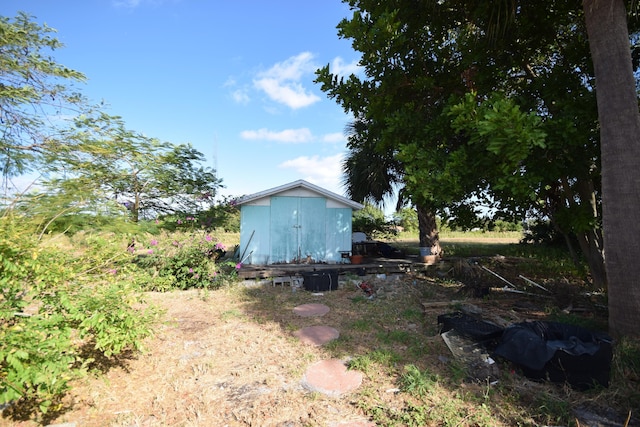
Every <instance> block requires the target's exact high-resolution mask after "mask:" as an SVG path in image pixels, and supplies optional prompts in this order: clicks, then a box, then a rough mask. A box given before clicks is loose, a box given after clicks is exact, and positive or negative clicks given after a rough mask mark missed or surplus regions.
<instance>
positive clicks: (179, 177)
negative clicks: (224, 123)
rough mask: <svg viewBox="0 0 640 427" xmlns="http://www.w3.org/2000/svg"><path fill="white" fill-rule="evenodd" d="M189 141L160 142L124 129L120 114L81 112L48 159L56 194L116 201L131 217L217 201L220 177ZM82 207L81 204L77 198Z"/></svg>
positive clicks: (195, 208)
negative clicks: (205, 162) (204, 164)
mask: <svg viewBox="0 0 640 427" xmlns="http://www.w3.org/2000/svg"><path fill="white" fill-rule="evenodd" d="M204 160H205V159H204V155H203V154H202V153H200V152H199V151H197V150H195V149H194V148H193V147H192V146H191V145H190V144H172V143H169V142H163V141H159V140H158V139H155V138H150V137H147V136H145V135H142V134H140V133H137V132H134V131H131V130H128V129H126V128H125V125H124V123H123V121H122V120H121V119H120V118H119V117H113V116H108V115H106V114H100V115H98V116H97V117H93V116H91V117H89V116H80V117H79V118H77V119H76V120H75V126H74V127H73V128H71V129H69V130H68V131H66V132H65V133H64V134H63V139H62V140H60V141H59V143H58V146H57V147H56V149H55V150H54V152H53V155H52V156H51V158H50V160H49V166H48V168H49V169H50V171H51V172H50V175H51V176H52V177H53V178H51V179H49V180H48V181H47V183H46V186H47V187H48V188H49V189H50V190H51V192H52V193H56V194H67V195H71V196H75V197H76V198H77V200H78V201H80V200H85V201H87V200H90V201H91V203H93V204H97V205H102V206H104V205H108V204H109V203H111V204H113V203H114V202H115V203H118V204H121V205H122V206H124V207H126V209H128V210H129V212H130V214H131V219H132V220H133V221H134V222H137V221H138V220H139V219H140V218H153V217H156V216H158V215H167V214H175V213H179V212H182V213H195V212H200V211H203V210H205V209H207V208H209V207H211V206H213V203H214V197H215V194H216V191H217V190H218V189H219V188H220V186H221V185H222V184H221V180H220V179H218V178H217V177H216V175H215V171H213V170H212V169H211V168H208V167H203V166H201V165H200V164H201V163H202V162H203V161H204ZM78 205H79V206H80V205H81V204H80V203H78Z"/></svg>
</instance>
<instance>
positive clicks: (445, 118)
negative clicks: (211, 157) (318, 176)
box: [317, 0, 605, 285]
mask: <svg viewBox="0 0 640 427" xmlns="http://www.w3.org/2000/svg"><path fill="white" fill-rule="evenodd" d="M345 2H346V3H348V4H349V5H350V6H351V8H352V10H353V17H352V18H351V19H344V20H343V21H341V22H340V23H339V24H338V34H339V36H340V37H343V38H348V39H350V40H351V41H352V45H353V47H354V49H356V50H357V51H359V52H361V53H362V58H361V61H360V65H362V66H363V67H364V75H363V76H362V77H358V76H355V75H352V76H350V77H348V78H343V77H340V76H338V75H334V74H331V72H330V69H329V66H326V67H324V68H322V69H321V70H318V72H317V76H318V78H317V81H318V82H319V83H321V84H322V90H323V91H325V92H326V93H327V94H328V96H329V97H330V98H333V99H335V100H336V101H337V102H338V103H339V104H341V105H342V106H343V108H344V109H345V110H346V111H348V112H350V113H352V114H353V115H354V117H356V118H357V119H358V120H360V121H362V122H364V123H366V124H367V127H366V130H367V132H368V133H367V134H366V135H368V136H367V137H366V138H362V137H360V138H350V139H349V141H350V143H353V144H354V145H355V146H356V147H357V149H360V150H364V151H366V150H374V152H376V153H378V154H379V155H381V156H384V157H385V158H386V162H384V163H383V162H379V163H380V164H397V165H400V171H399V173H398V176H401V177H402V184H403V185H404V189H405V191H406V192H407V194H408V195H409V198H410V200H412V201H413V202H414V203H415V204H419V203H420V204H423V205H426V206H429V207H430V208H431V209H433V210H434V212H435V213H437V214H439V215H441V216H442V217H443V218H447V219H452V220H454V221H455V222H457V223H458V224H461V225H463V226H465V225H466V226H468V227H472V226H476V225H477V223H478V221H477V220H478V216H479V215H480V214H484V215H497V218H503V219H507V220H510V221H520V220H522V219H523V218H524V217H525V216H529V217H530V216H532V215H533V216H538V217H539V218H551V220H552V223H553V225H554V227H555V228H556V230H558V232H560V233H562V234H564V235H565V236H566V237H567V238H566V241H567V242H571V241H572V239H570V238H569V237H570V236H573V235H575V236H577V237H578V242H579V243H580V249H581V250H582V253H583V254H584V255H585V256H586V258H587V259H588V260H589V262H590V267H591V273H592V278H593V279H594V281H595V282H596V284H598V285H604V283H605V278H604V273H603V268H602V267H603V259H604V258H603V254H602V235H601V231H600V217H601V207H600V176H599V146H598V126H597V116H596V113H595V112H596V104H595V96H594V93H593V67H592V66H591V62H590V55H589V49H588V43H587V37H586V31H585V25H584V19H583V15H582V11H581V8H580V7H579V4H577V3H576V4H574V3H558V2H549V7H544V8H543V9H544V10H545V13H542V14H541V13H540V10H541V8H540V4H533V3H526V4H520V3H518V6H517V7H516V6H515V2H506V3H499V4H484V3H482V4H480V3H469V2H466V1H453V2H437V1H426V2H420V4H415V2H412V1H409V0H394V1H389V2H384V3H380V2H377V1H374V0H348V1H347V0H345ZM369 135H374V136H375V138H373V139H372V138H371V137H370V136H369ZM372 140H373V141H374V142H375V144H373V145H371V144H369V145H366V144H368V143H370V142H371V141H372ZM350 148H352V147H350ZM394 162H395V163H394ZM489 219H490V218H489ZM572 249H573V248H572ZM576 258H577V256H576Z"/></svg>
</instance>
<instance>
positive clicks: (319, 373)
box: [302, 359, 363, 397]
mask: <svg viewBox="0 0 640 427" xmlns="http://www.w3.org/2000/svg"><path fill="white" fill-rule="evenodd" d="M362 377H363V374H362V372H358V371H349V370H347V367H346V366H345V364H344V363H343V362H342V361H341V360H338V359H329V360H322V361H320V362H317V363H314V364H313V365H311V366H309V367H308V368H307V371H306V372H305V374H304V378H303V379H302V386H303V387H305V388H307V389H308V390H311V391H316V392H318V393H322V394H326V395H327V396H330V397H340V396H341V395H342V394H344V393H349V392H351V391H354V390H356V389H357V388H358V387H360V384H362Z"/></svg>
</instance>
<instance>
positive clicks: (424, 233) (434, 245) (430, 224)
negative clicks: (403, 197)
mask: <svg viewBox="0 0 640 427" xmlns="http://www.w3.org/2000/svg"><path fill="white" fill-rule="evenodd" d="M416 211H417V213H418V231H419V236H420V247H421V248H429V249H430V250H431V255H437V254H439V253H440V238H439V236H438V224H437V223H436V216H435V214H434V213H433V211H432V210H431V209H429V208H427V207H425V206H424V205H422V204H416Z"/></svg>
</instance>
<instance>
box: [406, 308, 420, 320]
mask: <svg viewBox="0 0 640 427" xmlns="http://www.w3.org/2000/svg"><path fill="white" fill-rule="evenodd" d="M400 315H401V316H402V317H403V318H405V319H407V320H409V321H412V322H419V321H420V320H422V317H423V314H422V311H421V310H417V309H415V308H407V309H405V310H403V311H402V313H400Z"/></svg>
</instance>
